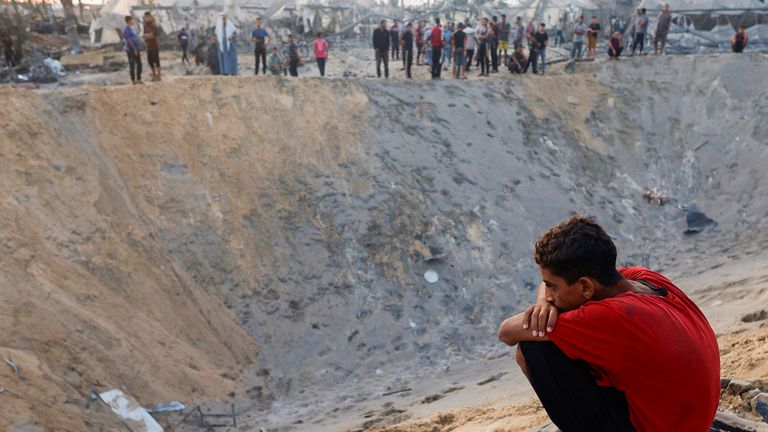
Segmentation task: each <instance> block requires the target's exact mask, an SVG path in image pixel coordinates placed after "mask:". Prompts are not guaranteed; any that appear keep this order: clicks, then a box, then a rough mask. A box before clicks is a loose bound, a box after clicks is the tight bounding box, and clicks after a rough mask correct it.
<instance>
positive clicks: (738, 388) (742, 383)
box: [726, 379, 753, 395]
mask: <svg viewBox="0 0 768 432" xmlns="http://www.w3.org/2000/svg"><path fill="white" fill-rule="evenodd" d="M752 388H753V387H752V383H751V382H749V381H747V380H739V379H735V380H731V382H730V383H728V387H727V388H726V390H728V391H729V392H730V393H731V394H735V395H740V394H742V393H744V392H747V391H750V390H752Z"/></svg>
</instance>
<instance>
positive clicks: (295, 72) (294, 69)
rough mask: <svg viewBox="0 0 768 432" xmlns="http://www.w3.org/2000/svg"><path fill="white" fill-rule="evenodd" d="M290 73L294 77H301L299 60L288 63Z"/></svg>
mask: <svg viewBox="0 0 768 432" xmlns="http://www.w3.org/2000/svg"><path fill="white" fill-rule="evenodd" d="M288 72H289V73H290V74H291V76H292V77H297V76H299V59H290V60H289V61H288Z"/></svg>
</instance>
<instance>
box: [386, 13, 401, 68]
mask: <svg viewBox="0 0 768 432" xmlns="http://www.w3.org/2000/svg"><path fill="white" fill-rule="evenodd" d="M389 46H390V47H391V48H392V60H398V59H400V49H399V48H400V26H399V25H397V21H393V22H392V27H390V28H389Z"/></svg>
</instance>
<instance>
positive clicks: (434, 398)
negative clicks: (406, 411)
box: [421, 393, 445, 405]
mask: <svg viewBox="0 0 768 432" xmlns="http://www.w3.org/2000/svg"><path fill="white" fill-rule="evenodd" d="M444 397H445V395H443V394H439V393H435V394H433V395H429V396H427V397H425V398H424V399H422V400H421V404H422V405H426V404H431V403H432V402H435V401H439V400H440V399H442V398H444Z"/></svg>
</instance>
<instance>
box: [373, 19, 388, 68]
mask: <svg viewBox="0 0 768 432" xmlns="http://www.w3.org/2000/svg"><path fill="white" fill-rule="evenodd" d="M373 50H374V53H375V55H376V76H378V77H379V78H381V63H382V62H384V78H389V34H388V33H387V22H386V21H385V20H381V23H379V28H377V29H376V30H374V31H373Z"/></svg>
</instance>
